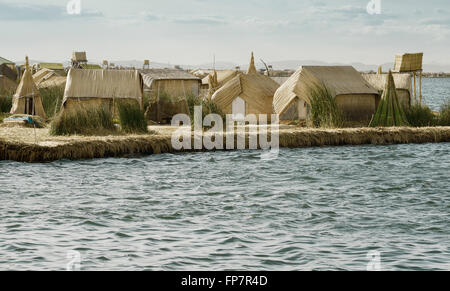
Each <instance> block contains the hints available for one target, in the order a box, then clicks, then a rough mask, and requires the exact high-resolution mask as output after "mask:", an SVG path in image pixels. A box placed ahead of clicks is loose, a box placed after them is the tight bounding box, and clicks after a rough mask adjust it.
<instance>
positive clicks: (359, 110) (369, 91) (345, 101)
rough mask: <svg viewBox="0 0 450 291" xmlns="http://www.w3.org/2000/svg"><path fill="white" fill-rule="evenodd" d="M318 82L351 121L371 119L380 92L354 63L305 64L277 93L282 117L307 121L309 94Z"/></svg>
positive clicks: (277, 109)
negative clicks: (334, 64)
mask: <svg viewBox="0 0 450 291" xmlns="http://www.w3.org/2000/svg"><path fill="white" fill-rule="evenodd" d="M316 85H324V86H325V87H326V88H327V89H328V90H329V91H330V93H331V94H332V95H333V96H334V97H335V99H336V103H337V105H338V107H339V108H340V109H341V110H342V112H343V113H344V114H345V116H346V118H347V120H349V121H362V120H370V119H371V118H372V116H373V114H374V113H375V111H376V108H377V105H378V102H379V99H380V96H379V93H378V91H377V90H375V89H374V88H373V87H372V86H370V85H369V84H368V83H367V82H366V81H365V80H364V79H363V78H362V77H361V74H360V73H358V72H357V71H356V70H355V69H354V68H353V67H351V66H303V67H300V69H298V70H297V71H296V72H295V73H294V74H293V75H292V76H291V77H290V78H289V79H288V80H287V81H286V82H285V83H284V84H283V85H282V86H281V87H280V88H279V89H278V90H277V92H276V93H275V96H274V98H273V107H274V111H275V113H277V114H279V115H280V120H306V119H307V118H308V115H309V112H310V105H309V102H310V101H309V97H308V95H309V92H310V90H311V88H313V87H314V86H316Z"/></svg>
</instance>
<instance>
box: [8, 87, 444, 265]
mask: <svg viewBox="0 0 450 291" xmlns="http://www.w3.org/2000/svg"><path fill="white" fill-rule="evenodd" d="M432 82H439V81H435V80H430V83H425V84H427V86H429V87H427V88H433V90H435V92H437V91H439V90H442V89H441V87H439V88H437V87H436V86H433V84H432ZM441 82H443V81H441ZM448 82H449V81H446V83H445V84H448ZM439 86H440V85H439ZM447 88H448V91H445V93H449V92H450V86H447ZM430 90H431V89H430ZM424 94H425V92H424ZM442 95H445V94H442ZM427 96H428V95H427ZM444 99H445V98H444V97H439V96H436V95H431V96H429V97H427V99H426V100H427V101H428V100H429V101H430V104H431V105H432V106H436V107H437V108H439V105H440V104H441V103H442V102H443V101H442V100H444ZM437 108H436V109H437ZM449 165H450V144H448V143H443V144H424V145H393V146H357V147H324V148H304V149H282V150H281V152H280V155H279V158H278V159H274V160H270V161H267V160H261V152H258V151H239V152H238V151H237V152H218V153H198V154H179V155H169V154H165V155H155V156H149V157H139V158H129V159H103V160H91V161H78V162H72V161H58V162H54V163H49V164H22V163H16V162H0V182H1V184H0V185H1V187H0V270H65V269H66V268H67V266H68V264H70V266H72V265H73V264H71V263H73V262H74V261H73V260H72V257H68V254H71V251H76V252H78V253H79V254H80V255H81V258H80V261H81V269H82V270H105V269H106V270H191V269H194V270H223V269H226V270H228V269H233V270H366V268H367V265H368V263H369V262H370V260H369V259H368V257H367V254H368V253H369V252H370V251H377V252H379V254H380V262H381V269H383V270H430V269H431V270H450V179H449V176H450V171H449Z"/></svg>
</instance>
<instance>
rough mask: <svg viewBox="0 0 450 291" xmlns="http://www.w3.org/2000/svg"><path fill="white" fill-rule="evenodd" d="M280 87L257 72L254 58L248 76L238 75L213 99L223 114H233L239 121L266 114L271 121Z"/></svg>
mask: <svg viewBox="0 0 450 291" xmlns="http://www.w3.org/2000/svg"><path fill="white" fill-rule="evenodd" d="M278 87H279V85H278V83H277V82H275V81H274V80H272V79H271V78H270V77H267V76H264V75H261V74H259V73H258V72H257V71H256V68H255V65H254V59H253V56H252V60H251V61H250V68H249V70H248V72H247V74H243V73H239V74H237V75H236V76H235V77H234V78H232V79H231V80H229V81H228V82H226V83H225V84H224V85H223V86H222V87H221V88H220V89H219V90H217V91H216V92H215V93H214V95H213V96H212V98H211V99H212V101H214V102H215V103H216V104H217V105H218V106H219V107H220V108H221V109H222V111H223V113H225V114H232V115H233V117H234V118H235V119H237V120H241V119H242V117H245V116H247V115H249V114H256V115H259V114H266V115H268V120H270V115H271V114H272V113H273V110H272V103H273V95H274V94H275V92H276V90H277V89H278Z"/></svg>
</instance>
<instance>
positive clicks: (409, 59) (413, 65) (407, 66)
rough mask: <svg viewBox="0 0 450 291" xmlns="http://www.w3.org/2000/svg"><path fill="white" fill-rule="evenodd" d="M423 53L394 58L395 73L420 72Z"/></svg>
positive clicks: (401, 55)
mask: <svg viewBox="0 0 450 291" xmlns="http://www.w3.org/2000/svg"><path fill="white" fill-rule="evenodd" d="M422 60H423V53H417V54H400V55H396V56H395V64H394V71H395V72H414V71H419V70H422Z"/></svg>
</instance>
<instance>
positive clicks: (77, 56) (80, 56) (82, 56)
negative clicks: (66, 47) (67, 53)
mask: <svg viewBox="0 0 450 291" xmlns="http://www.w3.org/2000/svg"><path fill="white" fill-rule="evenodd" d="M72 61H77V62H87V57H86V52H73V53H72Z"/></svg>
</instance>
